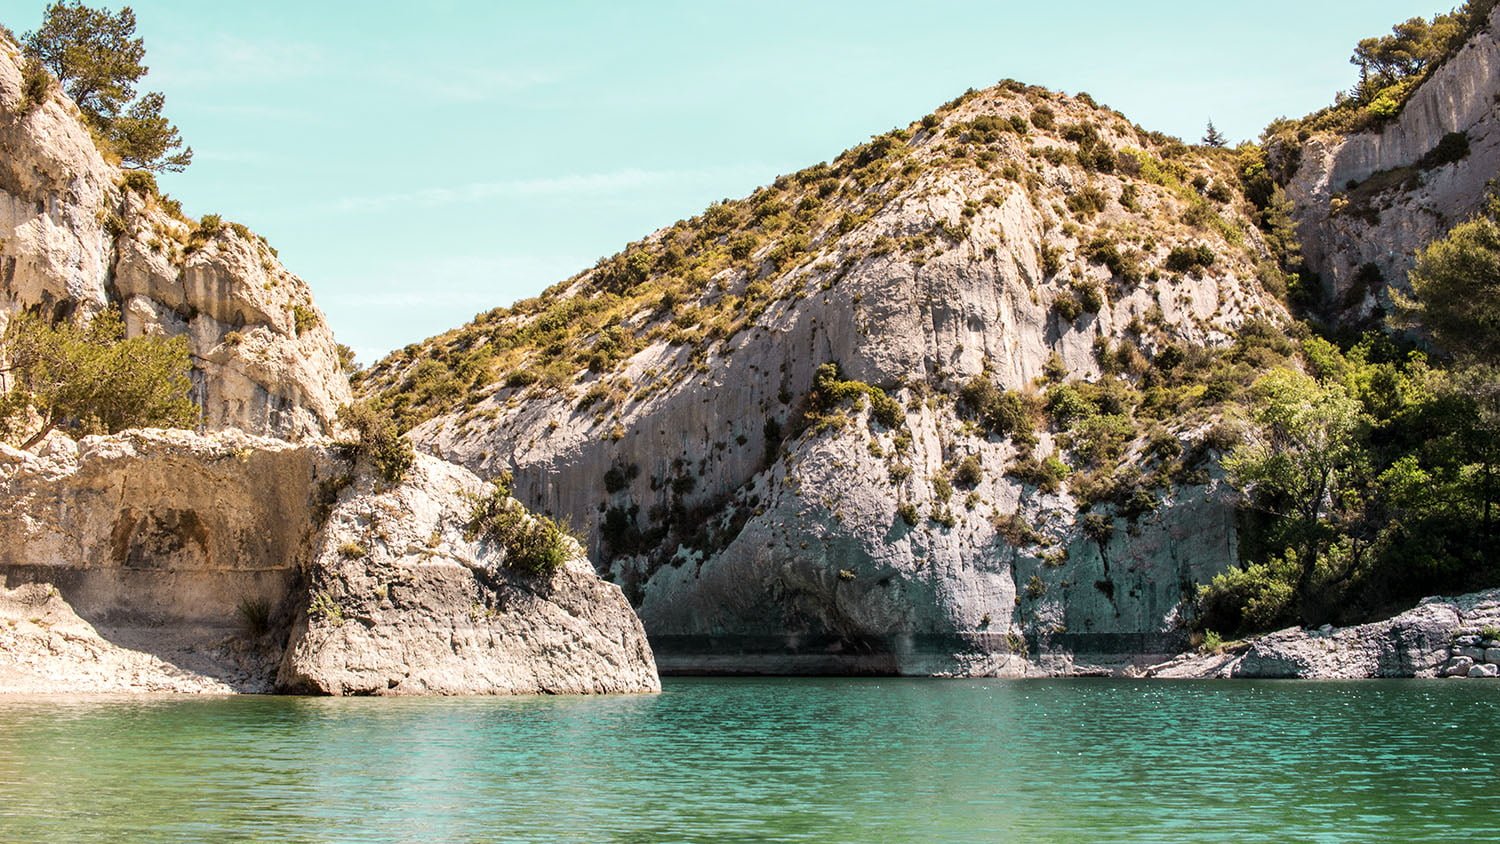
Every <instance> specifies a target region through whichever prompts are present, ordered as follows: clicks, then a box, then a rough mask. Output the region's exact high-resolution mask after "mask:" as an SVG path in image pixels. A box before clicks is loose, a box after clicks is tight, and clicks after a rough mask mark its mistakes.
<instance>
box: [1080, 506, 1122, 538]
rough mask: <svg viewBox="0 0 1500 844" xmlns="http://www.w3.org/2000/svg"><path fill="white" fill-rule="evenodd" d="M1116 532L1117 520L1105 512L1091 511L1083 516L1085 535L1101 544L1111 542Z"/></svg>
mask: <svg viewBox="0 0 1500 844" xmlns="http://www.w3.org/2000/svg"><path fill="white" fill-rule="evenodd" d="M1114 534H1115V520H1114V519H1112V518H1110V517H1109V516H1107V515H1105V514H1103V513H1089V514H1088V515H1086V516H1084V517H1083V535H1084V536H1087V537H1088V538H1089V539H1092V540H1094V541H1095V542H1097V543H1099V544H1100V545H1104V544H1105V543H1107V542H1109V539H1110V537H1112V536H1114Z"/></svg>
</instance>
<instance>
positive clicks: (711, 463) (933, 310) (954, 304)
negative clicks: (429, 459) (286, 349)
mask: <svg viewBox="0 0 1500 844" xmlns="http://www.w3.org/2000/svg"><path fill="white" fill-rule="evenodd" d="M1234 178H1235V177H1234V158H1233V155H1232V153H1229V152H1228V151H1222V150H1219V151H1215V150H1202V149H1197V150H1194V149H1189V148H1187V147H1184V146H1183V145H1182V144H1180V143H1177V142H1175V141H1172V140H1171V139H1168V138H1165V137H1163V136H1160V135H1154V134H1152V133H1148V132H1145V131H1143V130H1140V129H1138V128H1137V127H1135V126H1133V125H1131V124H1130V123H1129V122H1128V121H1126V120H1125V119H1124V118H1122V117H1121V116H1120V115H1118V114H1116V113H1114V112H1112V111H1109V110H1107V109H1103V108H1100V107H1098V106H1097V105H1095V104H1094V103H1093V102H1092V101H1091V100H1089V99H1087V98H1086V97H1080V98H1073V97H1067V96H1063V95H1060V94H1055V93H1053V92H1049V91H1044V90H1042V89H1037V88H1028V87H1026V86H1021V85H1017V84H1012V83H1006V84H1003V85H1001V86H998V87H996V88H992V89H989V90H986V91H983V92H971V93H970V94H969V95H966V96H965V97H962V98H960V99H959V100H957V101H955V102H954V103H950V104H949V105H947V106H945V107H944V108H943V109H940V110H939V111H938V112H937V113H935V114H933V115H930V116H928V117H927V118H924V119H923V120H922V121H920V122H918V123H915V124H913V125H912V126H910V127H908V128H907V129H903V130H898V131H895V132H892V133H890V134H887V135H884V136H881V137H879V138H876V139H874V140H873V141H871V142H870V143H869V144H866V145H864V146H861V147H859V148H857V149H853V150H850V151H849V152H847V153H845V154H844V155H843V156H840V157H839V158H838V159H837V160H836V161H834V162H832V163H831V164H821V165H817V166H815V167H811V168H808V169H807V170H804V171H801V172H799V173H796V174H793V175H790V176H786V177H783V178H781V179H778V180H777V181H776V183H775V184H773V185H771V186H768V187H766V188H764V189H762V190H760V191H758V192H756V193H755V194H754V195H753V196H751V197H748V198H746V199H744V200H739V201H735V202H728V203H724V204H720V205H716V206H714V207H712V208H710V209H708V210H707V211H706V212H705V213H704V214H703V215H702V216H700V217H697V218H694V219H692V220H688V221H683V222H680V223H678V224H676V225H674V226H671V227H668V228H666V229H663V230H661V231H658V232H656V233H654V234H652V235H651V236H650V237H648V238H646V239H645V240H643V241H641V242H639V243H637V244H633V245H632V246H631V247H630V248H629V249H627V250H626V251H625V252H624V253H622V254H621V255H618V256H615V257H613V258H611V259H608V260H606V261H602V262H601V263H600V264H599V266H597V267H595V268H594V269H593V270H590V271H588V272H585V273H583V274H581V275H579V276H577V277H575V278H573V279H570V280H568V281H566V282H564V283H562V284H560V285H558V286H557V287H556V288H554V289H552V290H550V291H548V292H547V293H546V294H544V296H543V297H541V298H540V299H538V300H532V301H528V302H523V303H519V304H518V305H517V306H516V307H515V308H513V309H510V310H505V309H497V310H496V311H494V312H491V313H490V314H487V315H484V316H482V317H481V318H480V319H479V320H477V321H476V322H475V323H473V324H471V325H469V326H466V327H464V328H462V329H460V330H457V331H454V332H451V333H449V334H446V335H443V336H440V337H437V338H434V339H433V340H431V341H428V342H427V343H425V344H422V345H421V346H416V347H410V348H408V349H406V350H403V351H401V352H398V353H396V354H394V355H393V356H392V357H391V358H389V359H387V360H386V361H384V362H382V363H381V364H380V365H378V366H377V367H375V368H374V370H373V372H372V373H371V375H370V377H369V379H368V380H367V381H366V382H365V383H364V386H363V389H364V390H366V391H367V392H368V393H371V394H375V395H379V396H381V397H382V398H383V400H384V401H386V402H387V404H388V406H390V407H391V408H393V409H394V410H395V412H397V413H398V414H400V415H402V417H403V418H404V419H406V420H408V421H409V422H411V423H417V424H416V427H415V429H414V431H413V434H412V435H413V437H414V438H415V440H416V441H417V442H418V443H419V444H420V445H421V446H422V447H424V448H427V449H430V450H432V451H433V452H435V453H438V454H440V455H443V456H445V457H448V458H450V459H452V460H455V461H457V462H461V463H464V464H466V465H468V466H469V467H471V468H473V469H475V470H476V471H478V472H480V473H481V474H484V473H495V472H499V471H501V470H513V471H514V473H515V477H516V490H517V495H518V497H520V498H521V499H522V500H523V501H524V502H525V503H526V504H527V505H529V506H531V507H533V508H536V509H540V510H544V511H547V512H549V513H554V514H558V515H560V516H566V517H568V518H571V519H572V520H573V521H574V523H575V524H581V525H585V526H587V528H588V530H589V543H590V545H589V547H590V550H591V552H592V553H593V555H594V556H595V558H596V559H598V560H599V561H600V562H601V565H602V568H603V570H604V571H605V573H606V576H608V577H611V578H613V579H615V580H616V581H617V582H619V583H621V584H623V585H624V586H625V588H626V592H627V594H629V595H630V596H631V597H632V600H633V602H634V603H635V605H636V606H637V607H638V610H639V612H640V613H641V616H642V618H643V619H644V621H645V624H646V629H647V631H648V633H649V634H650V635H651V636H652V637H653V643H654V645H655V646H656V648H657V653H658V658H659V659H661V660H662V664H663V665H664V666H665V667H668V668H676V669H684V670H703V669H708V670H727V671H744V670H769V671H882V672H900V673H915V674H931V673H961V674H996V673H998V674H1017V673H1027V672H1031V671H1035V670H1038V669H1037V668H1036V667H1035V665H1034V663H1035V662H1036V661H1037V660H1038V659H1041V660H1044V661H1045V660H1052V659H1062V660H1068V659H1071V656H1069V655H1070V654H1072V653H1074V652H1087V653H1091V654H1103V655H1106V656H1107V655H1115V656H1119V655H1122V654H1137V653H1170V652H1173V651H1175V649H1177V648H1178V647H1180V646H1181V644H1182V641H1183V639H1184V637H1185V631H1184V628H1183V625H1182V622H1183V612H1184V611H1185V609H1186V607H1187V601H1186V598H1187V596H1188V595H1189V594H1190V593H1191V588H1192V587H1191V584H1193V583H1194V582H1203V581H1204V580H1205V579H1207V578H1209V577H1211V576H1212V575H1213V574H1214V573H1216V572H1218V571H1220V570H1222V569H1223V568H1224V567H1225V566H1227V565H1229V564H1230V563H1232V562H1233V561H1235V559H1236V534H1235V527H1234V520H1233V514H1234V511H1233V507H1232V504H1231V503H1230V502H1229V500H1228V499H1227V496H1226V495H1225V491H1224V489H1223V488H1222V486H1221V484H1220V482H1219V481H1218V480H1217V478H1218V477H1219V473H1218V471H1217V470H1216V469H1215V468H1214V463H1213V454H1214V453H1215V445H1214V443H1215V439H1214V437H1213V423H1214V420H1215V418H1216V411H1215V410H1214V409H1213V403H1214V401H1215V400H1216V398H1215V396H1222V395H1223V393H1222V392H1219V393H1216V392H1214V389H1215V388H1210V387H1209V386H1207V385H1206V384H1204V383H1203V382H1202V381H1201V380H1199V381H1195V379H1198V378H1200V377H1201V378H1208V377H1209V374H1210V373H1213V372H1217V373H1218V374H1219V375H1222V376H1223V377H1226V378H1227V377H1229V375H1228V374H1227V373H1229V372H1232V371H1235V367H1237V366H1241V365H1243V361H1239V362H1237V360H1238V359H1237V358H1236V357H1235V355H1236V354H1238V352H1236V351H1235V350H1236V349H1238V348H1239V346H1237V343H1239V342H1240V340H1239V339H1237V338H1240V337H1241V335H1243V334H1244V333H1245V332H1244V331H1242V329H1243V328H1244V327H1245V326H1247V325H1250V324H1253V325H1254V326H1257V328H1256V330H1255V331H1254V332H1251V333H1253V334H1255V335H1256V336H1270V335H1276V334H1279V333H1280V332H1281V329H1279V328H1277V327H1276V326H1277V325H1278V323H1279V322H1280V321H1282V320H1284V319H1285V315H1284V311H1283V310H1282V308H1281V306H1280V304H1279V303H1278V302H1277V301H1275V300H1274V299H1273V298H1272V297H1271V296H1269V295H1267V294H1266V293H1265V291H1264V290H1263V289H1262V286H1261V284H1260V282H1259V280H1258V271H1259V269H1258V268H1259V267H1260V265H1261V264H1262V262H1263V261H1264V259H1265V250H1264V248H1263V247H1262V246H1261V242H1260V238H1259V235H1258V232H1257V230H1256V229H1255V227H1254V226H1253V225H1251V224H1250V223H1249V221H1248V209H1247V207H1246V206H1245V204H1244V202H1243V200H1241V199H1239V198H1238V193H1237V190H1236V189H1235V187H1234ZM1215 356H1220V357H1215ZM1183 361H1191V362H1188V363H1180V362H1183ZM827 363H836V364H837V365H838V366H839V367H840V368H841V375H840V376H839V377H840V378H842V379H845V380H846V382H847V383H846V384H844V385H843V386H840V387H836V388H835V387H830V388H829V389H828V390H825V391H824V392H826V393H830V394H835V393H836V394H838V395H842V396H844V399H843V400H842V403H840V402H839V401H833V402H831V403H830V402H829V401H827V398H828V397H827V396H823V397H822V399H820V398H819V396H818V395H816V393H817V380H818V370H819V367H820V366H821V365H823V364H827ZM1189 370H1192V371H1191V372H1190V371H1189ZM1194 373H1196V374H1194ZM976 379H978V380H977V381H976ZM979 381H982V382H985V383H987V384H988V385H989V387H990V388H993V389H994V390H998V391H1003V390H1010V391H1012V392H1013V393H1014V394H1015V395H1016V396H1018V397H1019V398H1018V402H1019V405H1020V406H1023V407H1025V408H1028V409H1029V410H1028V411H1027V412H1028V413H1029V414H1030V415H1029V416H1028V418H1027V420H1026V421H1025V423H1024V424H1022V425H1019V427H1021V428H1024V429H1025V430H1024V431H1022V430H1015V431H1012V432H1011V434H1010V435H1007V434H1005V433H1003V432H997V431H996V430H994V429H993V426H987V424H986V423H985V422H984V421H983V420H982V419H981V418H980V417H982V416H983V414H982V413H976V412H974V410H973V408H972V407H968V405H971V404H973V395H971V394H970V393H969V392H966V390H968V389H969V388H974V389H975V390H978V391H980V392H982V391H983V389H984V387H983V385H982V384H979ZM1064 382H1065V383H1066V385H1073V386H1075V387H1076V386H1078V385H1083V387H1082V388H1087V389H1097V390H1099V391H1104V392H1108V391H1110V390H1115V389H1119V390H1120V391H1121V395H1123V396H1126V398H1125V402H1124V403H1125V404H1126V405H1129V407H1130V408H1137V407H1139V408H1145V407H1146V406H1147V405H1148V404H1149V402H1150V400H1149V399H1143V398H1142V393H1141V392H1139V391H1138V390H1139V389H1147V388H1149V387H1150V386H1151V385H1153V384H1154V385H1156V386H1157V387H1158V388H1159V390H1160V391H1163V392H1160V394H1159V395H1158V398H1162V400H1163V402H1165V403H1164V404H1161V405H1160V406H1159V407H1157V408H1156V409H1154V410H1151V411H1149V412H1146V411H1144V410H1142V411H1141V413H1139V414H1136V411H1135V410H1131V409H1123V408H1115V409H1116V410H1119V411H1120V412H1119V413H1114V411H1110V412H1108V413H1105V414H1104V416H1109V417H1110V419H1111V420H1113V422H1112V423H1110V424H1115V423H1118V424H1121V425H1125V426H1126V427H1129V428H1131V429H1130V430H1127V431H1117V432H1116V433H1114V434H1109V435H1106V436H1105V439H1109V440H1110V442H1111V443H1112V445H1109V446H1106V447H1105V448H1104V449H1103V452H1102V453H1094V452H1093V451H1091V447H1090V446H1089V445H1088V444H1087V443H1089V442H1097V441H1098V440H1097V438H1095V437H1094V434H1091V433H1089V432H1088V431H1085V430H1083V427H1087V425H1086V424H1084V423H1079V424H1077V425H1069V424H1066V423H1064V424H1053V423H1048V422H1046V421H1045V420H1044V417H1048V416H1050V417H1052V418H1053V419H1058V418H1062V417H1063V416H1064V415H1065V414H1064V413H1063V412H1062V411H1060V410H1058V408H1057V407H1055V406H1052V407H1050V409H1048V410H1043V409H1042V408H1043V406H1048V405H1053V404H1055V402H1056V401H1061V399H1060V398H1058V397H1060V396H1063V395H1064V394H1067V392H1068V391H1067V390H1062V389H1055V388H1061V387H1063V386H1065V383H1064ZM976 384H978V386H975V385H976ZM471 385H477V386H471ZM1225 389H1229V388H1228V387H1227V386H1225ZM1173 391H1180V392H1173ZM1168 393H1171V394H1172V395H1176V396H1179V397H1180V398H1182V402H1178V401H1177V400H1176V399H1173V400H1167V399H1165V398H1163V397H1164V396H1166V395H1167V394H1168ZM976 394H977V393H976ZM454 396H457V398H456V399H455V398H453V397H454ZM850 396H853V398H852V399H851V398H849V397H850ZM966 396H968V398H966ZM1205 396H1206V398H1205ZM866 397H868V398H866ZM892 401H894V404H892ZM831 405H838V406H837V407H832V406H831ZM892 408H894V409H892ZM1133 414H1134V415H1133ZM1148 417H1150V418H1149V419H1148ZM1091 418H1096V417H1091ZM1121 420H1125V421H1121ZM1033 428H1035V429H1036V430H1033ZM1096 433H1097V432H1096ZM1049 455H1053V456H1055V457H1061V458H1066V459H1067V460H1068V461H1069V462H1071V463H1072V464H1073V468H1074V469H1075V470H1076V473H1075V475H1074V476H1073V478H1071V479H1069V480H1068V481H1065V482H1059V479H1058V478H1051V479H1049V478H1048V477H1046V472H1047V469H1048V467H1051V469H1054V470H1056V472H1057V473H1065V472H1066V467H1063V468H1058V467H1059V466H1060V464H1055V463H1049V462H1047V461H1046V460H1045V458H1047V457H1048V456H1049ZM1039 465H1040V466H1043V470H1041V471H1040V476H1038V475H1039V473H1038V470H1037V467H1038V466H1039ZM1169 475H1170V476H1175V477H1178V478H1180V480H1181V482H1180V483H1176V482H1172V483H1169V482H1167V480H1166V478H1167V477H1168V476H1169ZM955 487H956V489H955Z"/></svg>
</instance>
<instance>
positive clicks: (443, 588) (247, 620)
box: [0, 431, 659, 694]
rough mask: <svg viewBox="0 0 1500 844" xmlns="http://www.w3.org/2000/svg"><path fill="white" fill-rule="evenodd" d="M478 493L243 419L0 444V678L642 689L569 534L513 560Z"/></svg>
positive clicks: (443, 477)
mask: <svg viewBox="0 0 1500 844" xmlns="http://www.w3.org/2000/svg"><path fill="white" fill-rule="evenodd" d="M491 492H492V490H491V489H488V488H487V487H486V485H485V484H483V483H481V482H480V481H479V479H478V478H476V477H474V476H473V475H472V474H470V473H469V472H467V471H465V470H463V469H461V468H459V467H457V466H453V465H451V464H447V463H443V462H442V461H439V460H435V459H433V458H431V457H425V456H424V457H420V458H418V459H417V461H416V463H415V465H413V466H412V467H411V469H410V470H408V472H407V474H406V477H405V478H404V479H403V480H402V481H401V482H399V483H390V482H387V481H385V480H383V479H382V478H381V477H380V476H379V474H378V473H377V472H375V471H373V470H372V466H371V465H370V464H369V462H368V461H367V460H365V459H363V458H357V457H353V456H351V455H350V453H349V452H348V451H347V450H346V449H340V448H335V447H331V446H329V445H326V444H316V443H304V444H295V445H294V444H291V443H287V442H285V441H281V440H273V439H267V438H261V437H252V436H248V435H245V434H242V433H240V432H238V431H229V432H225V433H221V434H216V435H212V436H202V435H196V434H192V433H189V432H167V431H136V432H129V433H126V434H120V435H115V436H110V437H88V438H85V439H84V440H83V441H82V442H78V443H75V442H74V441H72V440H70V439H68V438H66V437H63V436H61V435H57V434H54V435H53V436H52V438H51V439H49V440H48V442H47V444H46V445H45V447H44V448H43V449H42V450H41V452H40V453H38V454H32V453H28V452H21V451H16V450H14V449H11V448H9V447H6V446H3V445H0V497H3V500H5V501H6V502H7V503H8V505H9V506H11V507H13V508H14V509H13V510H11V511H10V512H12V513H14V514H16V515H15V517H13V518H7V519H4V520H0V575H3V577H4V584H3V588H0V692H12V691H45V692H54V693H55V692H100V691H178V692H182V691H214V692H227V691H238V692H267V691H273V690H280V691H293V692H318V693H325V694H430V693H440V694H474V693H480V694H515V693H535V692H547V693H576V694H586V693H597V692H646V691H654V690H656V689H658V688H659V685H658V681H657V679H656V669H655V665H654V664H653V662H652V657H651V651H650V648H649V646H648V645H647V644H646V639H645V636H644V633H643V631H642V630H641V625H640V622H639V621H638V620H637V619H636V617H635V616H634V614H633V613H632V612H631V611H630V607H629V605H628V604H627V603H626V601H625V599H624V596H623V595H622V594H621V592H620V589H619V588H618V587H616V586H613V585H610V584H607V583H603V582H601V581H600V580H599V579H598V577H597V576H596V575H595V573H594V571H593V569H592V567H591V566H590V565H589V563H588V561H587V560H585V559H584V558H583V556H582V553H581V551H580V549H578V547H577V546H576V544H572V543H568V545H567V547H566V548H565V549H564V550H565V552H566V553H565V556H566V559H565V560H563V561H562V563H561V565H560V566H558V567H557V568H556V569H555V570H550V571H547V572H544V573H530V572H527V571H523V570H521V569H518V568H517V565H516V560H514V559H512V558H511V557H510V554H511V552H510V551H509V550H508V546H506V545H504V544H503V543H496V542H494V541H491V540H490V539H488V538H486V536H485V534H484V533H483V532H482V531H478V530H476V528H475V524H474V513H475V501H477V500H483V498H484V496H485V495H486V494H489V493H491Z"/></svg>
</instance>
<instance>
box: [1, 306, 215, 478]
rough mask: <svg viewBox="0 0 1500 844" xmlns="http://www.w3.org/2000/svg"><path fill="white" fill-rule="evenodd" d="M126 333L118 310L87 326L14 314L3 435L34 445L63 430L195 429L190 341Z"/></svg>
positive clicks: (8, 335)
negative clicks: (52, 321)
mask: <svg viewBox="0 0 1500 844" xmlns="http://www.w3.org/2000/svg"><path fill="white" fill-rule="evenodd" d="M124 335H125V326H124V323H123V322H122V321H121V319H120V317H119V315H118V314H116V313H115V312H114V311H105V312H103V313H100V314H99V315H98V316H95V317H94V319H93V321H92V322H90V323H89V324H87V325H84V326H79V325H75V324H73V323H72V322H68V321H64V322H61V323H59V324H57V325H55V326H54V325H51V324H49V323H48V322H47V321H46V320H45V319H42V318H41V317H38V316H35V315H33V314H29V313H21V314H17V315H16V316H14V317H12V318H11V321H10V324H9V325H8V326H6V330H5V335H4V338H3V341H4V349H5V356H6V357H7V358H8V360H7V364H8V372H7V373H6V375H7V377H6V378H5V386H7V387H8V389H7V390H6V391H5V392H3V393H0V436H3V437H6V438H15V439H16V440H18V441H19V444H20V445H21V447H22V448H30V447H31V446H33V445H35V444H36V443H38V442H41V441H42V440H43V439H44V438H45V437H46V436H47V434H48V433H50V432H51V431H53V430H55V429H62V430H67V431H71V432H74V433H75V434H97V433H110V434H112V433H117V432H119V431H123V430H125V429H126V428H187V427H192V426H193V425H194V424H195V423H196V422H197V421H198V416H199V411H198V406H197V405H196V404H194V403H193V401H192V400H191V399H190V398H189V397H188V393H189V391H190V390H191V388H192V383H191V381H190V380H189V378H188V373H189V371H190V369H191V366H192V365H191V362H190V358H189V356H188V346H187V338H186V337H183V336H181V335H179V336H177V337H171V338H168V337H161V336H157V335H151V334H147V335H144V336H141V337H132V338H129V339H126V338H125V336H124Z"/></svg>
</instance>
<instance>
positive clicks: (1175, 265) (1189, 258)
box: [1165, 243, 1215, 273]
mask: <svg viewBox="0 0 1500 844" xmlns="http://www.w3.org/2000/svg"><path fill="white" fill-rule="evenodd" d="M1214 259H1215V256H1214V251H1213V250H1212V249H1210V248H1208V247H1207V246H1205V245H1203V244H1201V243H1200V244H1196V245H1194V246H1174V247H1172V251H1171V252H1169V253H1168V254H1167V261H1166V265H1165V266H1166V268H1167V269H1169V270H1171V271H1172V272H1177V273H1192V272H1196V271H1199V270H1204V269H1207V268H1209V267H1211V266H1213V264H1214Z"/></svg>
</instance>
